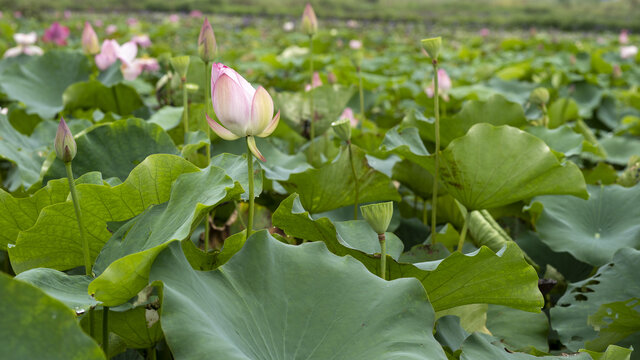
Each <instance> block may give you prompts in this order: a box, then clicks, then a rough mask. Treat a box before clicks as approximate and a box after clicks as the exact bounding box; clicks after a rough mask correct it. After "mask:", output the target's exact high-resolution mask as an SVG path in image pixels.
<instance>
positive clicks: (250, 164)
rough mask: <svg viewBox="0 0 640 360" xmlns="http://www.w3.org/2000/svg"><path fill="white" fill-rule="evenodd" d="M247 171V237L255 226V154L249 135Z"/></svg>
mask: <svg viewBox="0 0 640 360" xmlns="http://www.w3.org/2000/svg"><path fill="white" fill-rule="evenodd" d="M247 173H248V174H249V219H248V220H247V234H246V238H245V239H249V236H251V232H252V227H253V210H254V208H253V207H254V204H253V201H254V199H253V154H252V153H251V149H250V148H249V137H247Z"/></svg>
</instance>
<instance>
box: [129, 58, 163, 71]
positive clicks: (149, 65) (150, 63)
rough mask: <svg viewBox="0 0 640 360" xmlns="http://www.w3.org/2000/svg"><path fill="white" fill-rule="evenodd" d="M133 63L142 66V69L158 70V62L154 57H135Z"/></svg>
mask: <svg viewBox="0 0 640 360" xmlns="http://www.w3.org/2000/svg"><path fill="white" fill-rule="evenodd" d="M134 63H137V64H138V65H139V66H140V67H141V68H142V71H149V72H153V71H158V70H160V64H158V60H156V59H154V58H148V57H143V58H139V59H136V60H135V61H134Z"/></svg>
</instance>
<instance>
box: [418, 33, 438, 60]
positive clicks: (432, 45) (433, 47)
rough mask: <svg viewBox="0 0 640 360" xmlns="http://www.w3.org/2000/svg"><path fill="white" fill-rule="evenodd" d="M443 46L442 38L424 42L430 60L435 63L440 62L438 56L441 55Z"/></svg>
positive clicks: (423, 45) (424, 40)
mask: <svg viewBox="0 0 640 360" xmlns="http://www.w3.org/2000/svg"><path fill="white" fill-rule="evenodd" d="M441 45H442V38H441V37H439V36H438V37H435V38H430V39H423V40H422V47H423V48H424V50H425V51H426V52H427V55H429V57H430V58H432V59H433V60H434V61H438V55H440V46H441Z"/></svg>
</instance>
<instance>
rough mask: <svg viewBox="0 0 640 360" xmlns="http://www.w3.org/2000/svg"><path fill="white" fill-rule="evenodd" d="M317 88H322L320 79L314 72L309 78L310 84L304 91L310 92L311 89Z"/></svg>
mask: <svg viewBox="0 0 640 360" xmlns="http://www.w3.org/2000/svg"><path fill="white" fill-rule="evenodd" d="M319 86H322V79H320V74H318V72H317V71H315V72H314V73H313V76H312V77H311V84H307V85H305V87H304V91H311V89H315V88H317V87H319Z"/></svg>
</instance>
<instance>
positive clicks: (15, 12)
mask: <svg viewBox="0 0 640 360" xmlns="http://www.w3.org/2000/svg"><path fill="white" fill-rule="evenodd" d="M13 17H14V18H16V19H20V18H21V17H22V11H14V12H13Z"/></svg>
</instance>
